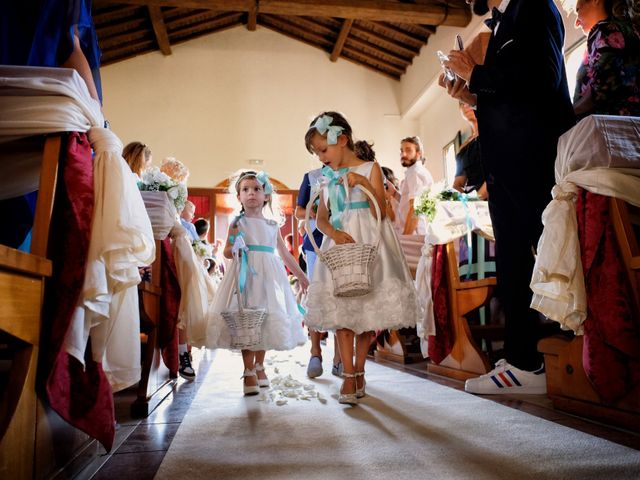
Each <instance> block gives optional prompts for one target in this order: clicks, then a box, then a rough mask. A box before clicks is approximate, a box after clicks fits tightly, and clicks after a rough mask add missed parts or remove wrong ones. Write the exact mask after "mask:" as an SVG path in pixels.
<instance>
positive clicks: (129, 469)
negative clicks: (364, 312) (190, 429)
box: [86, 346, 640, 480]
mask: <svg viewBox="0 0 640 480" xmlns="http://www.w3.org/2000/svg"><path fill="white" fill-rule="evenodd" d="M307 351H308V346H305V347H301V348H299V349H296V350H295V351H293V352H274V353H272V354H270V355H268V357H267V359H268V360H269V359H271V362H268V361H267V362H266V363H267V371H268V373H269V374H270V377H271V378H272V379H274V378H275V377H276V375H275V371H274V369H275V368H277V369H278V371H279V372H280V373H286V372H287V371H289V372H291V373H292V374H293V376H294V377H295V379H296V380H298V381H300V382H301V383H302V384H307V385H314V384H315V385H317V386H318V388H317V390H319V391H321V392H322V394H323V396H324V400H326V402H327V403H326V406H325V407H323V408H325V409H326V410H327V412H328V411H329V410H331V412H332V414H331V416H326V415H324V414H323V415H321V416H318V425H319V426H320V427H321V428H329V423H330V422H331V421H332V417H333V418H337V419H338V420H340V417H338V416H337V415H342V419H341V421H342V422H348V421H349V419H351V420H353V419H356V420H358V419H359V423H362V422H364V423H371V422H372V421H375V422H386V421H388V419H389V418H393V417H396V418H399V417H398V416H399V415H400V414H402V415H406V413H405V412H401V411H400V410H397V411H396V409H395V407H394V405H393V404H389V402H388V399H387V390H388V388H389V387H388V386H387V384H386V383H384V382H385V380H384V379H383V377H387V379H388V378H391V380H393V379H394V378H395V377H394V372H393V371H392V370H391V369H387V368H383V367H380V366H379V364H378V365H374V362H370V363H368V364H367V367H368V369H369V370H370V371H371V372H372V375H371V378H370V383H369V385H368V387H367V388H368V390H369V393H370V397H369V398H367V399H365V400H364V401H363V404H362V405H360V406H358V407H355V408H351V407H344V406H338V405H337V403H336V400H335V398H333V397H334V396H335V394H336V392H337V388H338V385H339V380H338V379H337V378H335V377H332V376H331V375H330V373H329V372H328V371H327V369H328V368H330V365H329V363H330V362H329V361H325V374H324V375H323V376H322V377H320V378H319V379H317V380H316V381H311V380H309V379H307V378H306V377H305V376H304V370H305V367H306V363H305V362H306V355H307V354H306V352H307ZM289 355H292V356H291V357H290V356H289ZM274 358H275V360H274ZM325 358H330V354H329V352H325ZM194 361H195V362H197V363H198V373H199V375H198V379H197V381H196V382H195V383H192V384H189V383H187V382H183V381H180V382H179V383H178V386H177V388H176V391H175V393H174V394H173V395H172V397H171V398H169V399H167V400H166V401H165V402H163V403H162V404H161V405H160V407H158V409H156V411H154V412H153V413H152V414H151V415H150V416H149V417H148V418H147V419H144V420H142V421H141V422H139V423H138V425H137V426H136V427H135V429H134V430H133V433H132V434H131V435H130V436H129V437H128V438H127V440H126V441H125V442H124V443H123V445H122V446H120V447H119V448H118V450H117V451H115V452H114V453H113V454H112V455H111V456H110V457H109V458H108V460H107V461H106V463H105V464H104V466H103V467H102V468H101V469H100V470H99V471H98V472H97V474H96V475H95V476H93V477H92V478H97V479H102V478H104V479H107V478H114V476H119V475H126V476H133V477H135V478H136V479H137V480H144V479H151V478H154V475H155V473H156V471H157V470H158V468H159V466H160V463H161V462H162V460H163V458H164V457H165V454H166V453H167V450H168V449H169V446H170V444H171V442H172V440H173V438H174V436H175V434H176V431H177V430H178V427H179V426H180V423H181V422H182V420H183V418H184V416H185V414H186V413H187V411H189V409H190V406H191V403H192V401H193V399H194V398H195V395H196V394H197V392H198V390H199V389H201V388H204V389H206V396H205V397H204V398H206V400H207V402H208V403H209V404H210V405H211V406H213V405H214V402H220V403H216V404H215V405H216V408H223V409H224V408H231V409H232V410H233V409H237V408H241V409H243V410H242V411H239V412H237V413H238V414H239V415H241V416H242V415H244V416H245V417H246V415H247V412H253V413H252V415H256V416H255V418H254V420H255V419H259V418H260V412H261V411H269V412H272V414H273V418H274V419H277V418H279V417H282V420H283V421H286V422H287V423H288V422H289V421H288V420H287V418H288V415H287V410H288V409H292V408H295V405H296V403H298V404H300V403H301V402H303V403H304V404H305V406H306V405H309V406H311V404H312V403H313V402H316V407H318V406H319V405H323V404H322V403H321V402H319V401H318V399H316V398H312V399H310V400H297V399H293V398H289V399H287V404H284V405H282V406H277V405H276V404H275V401H276V400H278V399H279V398H280V397H279V396H278V395H274V392H275V391H274V390H273V389H271V395H266V392H265V395H263V396H262V397H263V398H262V401H260V398H259V397H254V398H252V399H246V398H243V397H242V394H241V381H240V380H239V379H238V377H239V376H240V357H239V355H238V354H233V353H230V352H224V351H222V352H206V351H194ZM269 363H271V364H270V365H269ZM389 366H390V367H392V368H393V369H395V370H404V371H406V372H409V373H415V375H416V376H419V377H423V378H429V380H431V381H435V382H436V383H440V384H442V385H445V386H447V387H450V388H452V389H453V390H461V389H462V383H461V382H457V381H452V380H450V379H444V378H441V377H434V376H433V375H427V374H426V373H425V370H426V369H425V368H424V366H423V365H420V364H417V365H407V366H403V365H397V364H390V365H389ZM210 368H211V372H209V375H207V370H209V369H210ZM374 371H375V373H374ZM379 375H382V377H379ZM214 376H215V378H214ZM405 377H407V379H408V381H409V382H411V377H408V376H405ZM414 380H415V378H414ZM386 381H388V380H386ZM422 381H423V380H421V381H420V382H417V384H418V385H420V383H421V382H422ZM424 382H426V383H429V382H427V380H424ZM414 383H415V382H414ZM311 391H312V392H313V391H314V390H311ZM203 394H205V392H203ZM332 395H333V396H332ZM126 397H127V393H126V392H125V393H123V394H119V395H118V398H117V408H118V411H117V415H118V419H119V421H120V423H121V424H123V425H131V424H135V423H136V422H138V421H134V420H130V419H129V418H128V405H129V402H130V401H131V398H132V397H131V396H130V394H129V398H128V399H127V398H126ZM271 397H273V398H271ZM382 398H384V400H382ZM477 398H479V397H473V396H469V399H470V400H474V399H477ZM485 398H490V397H485ZM490 399H491V400H496V401H498V403H500V404H502V405H505V406H509V407H512V408H515V409H518V410H521V411H524V412H527V413H529V414H531V415H534V416H537V417H540V418H545V419H547V420H550V421H552V422H555V423H558V424H561V425H566V426H568V427H570V428H572V429H576V430H580V431H584V432H588V433H590V434H591V435H595V436H597V437H600V438H605V439H608V440H611V441H613V442H617V443H619V444H621V445H627V446H629V447H631V448H635V449H636V450H640V436H638V435H635V434H633V433H628V432H623V431H621V430H617V429H614V428H609V427H607V426H603V425H598V424H594V423H592V422H588V421H584V420H581V419H578V418H576V417H572V416H569V415H566V414H563V413H561V412H557V411H554V410H553V409H552V408H551V407H550V402H548V401H547V400H546V397H544V396H519V397H516V396H509V397H507V396H503V397H493V398H490ZM231 402H232V403H233V405H231ZM385 402H386V404H385ZM225 403H226V405H225ZM423 406H424V409H425V412H426V410H428V409H429V408H430V407H429V399H425V401H424V402H423V403H421V404H420V408H423ZM194 408H198V407H197V406H194ZM265 409H268V410H265ZM336 409H337V410H336ZM334 410H335V411H334ZM309 411H311V410H309ZM314 411H316V410H314ZM336 412H337V413H336ZM375 417H378V419H379V420H376V419H375ZM249 418H251V417H249ZM435 423H436V424H437V423H438V422H435ZM427 424H428V422H427ZM249 425H250V423H249ZM347 425H348V423H347ZM295 428H296V425H295V424H291V425H290V429H295ZM386 428H387V427H385V426H384V425H383V424H382V423H379V424H378V429H379V433H381V434H382V439H383V440H384V437H385V436H388V431H387V430H386ZM216 434H219V432H218V433H216V432H212V433H211V436H210V440H211V442H215V440H214V437H215V435H216ZM225 435H226V434H225ZM425 435H426V434H425ZM391 439H392V440H394V441H398V439H397V438H395V437H394V438H391ZM245 440H246V438H245ZM371 440H372V441H374V440H375V441H376V445H378V444H380V442H381V439H380V438H378V439H376V438H371ZM194 441H196V439H195V438H194ZM283 441H284V440H283ZM386 441H387V440H385V442H386ZM267 443H274V442H267ZM436 443H437V442H436ZM486 443H487V447H489V448H490V447H491V445H490V444H491V441H487V442H486ZM383 444H384V443H383ZM239 445H240V444H238V446H239ZM196 447H197V445H196ZM264 447H265V448H266V449H268V450H273V449H277V448H278V446H277V445H276V444H268V445H264ZM432 447H433V446H432ZM299 448H301V449H302V448H303V447H302V446H300V447H299ZM425 448H426V445H425ZM338 454H339V453H338V452H336V453H335V455H338ZM189 463H190V462H189V461H185V466H184V467H185V468H187V467H188V465H187V464H189ZM247 463H252V461H251V460H249V461H248V462H247ZM323 463H326V462H323ZM323 471H324V473H325V476H324V477H322V478H332V477H331V473H330V471H329V470H326V469H324V470H323ZM245 473H246V472H243V473H242V474H243V475H244V474H245ZM274 476H278V475H276V474H274V475H272V477H274ZM86 478H89V477H86ZM264 478H266V477H264ZM355 478H357V475H356V477H355Z"/></svg>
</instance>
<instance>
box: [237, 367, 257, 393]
mask: <svg viewBox="0 0 640 480" xmlns="http://www.w3.org/2000/svg"><path fill="white" fill-rule="evenodd" d="M245 377H256V379H257V378H258V377H257V375H256V371H255V370H249V369H248V368H246V369H245V370H244V373H243V374H242V376H241V377H240V378H241V379H242V380H243V384H242V390H243V392H244V394H245V395H246V396H249V395H257V394H259V393H260V387H259V386H258V385H246V384H245V383H244V378H245Z"/></svg>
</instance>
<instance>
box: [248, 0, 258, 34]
mask: <svg viewBox="0 0 640 480" xmlns="http://www.w3.org/2000/svg"><path fill="white" fill-rule="evenodd" d="M257 25H258V0H254V2H253V7H252V8H251V9H250V10H249V13H248V14H247V30H249V31H251V32H254V31H255V30H256V27H257Z"/></svg>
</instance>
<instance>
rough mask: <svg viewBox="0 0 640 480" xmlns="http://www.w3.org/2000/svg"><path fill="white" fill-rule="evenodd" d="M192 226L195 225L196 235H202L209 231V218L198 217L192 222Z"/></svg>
mask: <svg viewBox="0 0 640 480" xmlns="http://www.w3.org/2000/svg"><path fill="white" fill-rule="evenodd" d="M193 226H194V227H196V233H197V234H198V236H200V235H204V234H205V233H207V232H208V231H209V220H207V219H206V218H199V219H197V220H196V221H195V222H193Z"/></svg>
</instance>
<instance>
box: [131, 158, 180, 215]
mask: <svg viewBox="0 0 640 480" xmlns="http://www.w3.org/2000/svg"><path fill="white" fill-rule="evenodd" d="M138 188H139V189H140V190H141V191H143V192H167V196H168V197H169V198H170V199H171V201H172V202H173V204H174V206H175V207H176V211H177V212H181V211H182V209H183V208H184V204H185V202H186V201H187V186H186V185H185V184H184V183H180V182H177V181H176V180H174V179H173V178H171V177H170V176H169V175H167V174H166V173H164V172H161V171H160V169H159V168H158V167H152V168H150V169H148V170H146V171H145V172H143V174H142V180H141V181H140V182H138Z"/></svg>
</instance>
